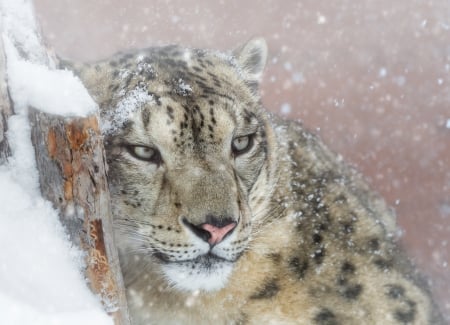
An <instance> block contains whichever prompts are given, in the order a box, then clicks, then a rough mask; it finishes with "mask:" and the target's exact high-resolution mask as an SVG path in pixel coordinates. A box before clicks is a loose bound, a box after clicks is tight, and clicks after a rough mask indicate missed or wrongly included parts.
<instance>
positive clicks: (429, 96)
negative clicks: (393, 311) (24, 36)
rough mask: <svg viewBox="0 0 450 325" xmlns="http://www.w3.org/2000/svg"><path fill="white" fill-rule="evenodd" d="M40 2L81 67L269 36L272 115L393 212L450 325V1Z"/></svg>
mask: <svg viewBox="0 0 450 325" xmlns="http://www.w3.org/2000/svg"><path fill="white" fill-rule="evenodd" d="M34 2H35V7H36V10H37V14H38V18H39V20H40V22H41V24H42V29H43V32H44V35H45V38H46V40H47V42H48V44H49V45H50V46H52V47H54V49H55V51H56V52H57V53H58V54H59V55H60V56H63V57H65V58H69V59H74V60H85V61H86V60H95V59H100V58H105V57H107V56H109V55H111V54H113V53H114V52H117V51H119V50H124V49H129V48H141V47H148V46H153V45H165V44H173V43H178V44H183V45H186V46H189V47H202V48H204V47H206V48H214V49H220V50H229V49H232V48H234V47H236V46H238V45H239V44H241V43H243V42H245V41H247V40H248V39H249V38H251V37H253V36H263V37H265V38H266V40H267V42H268V44H269V48H270V54H269V55H270V57H269V61H268V66H267V69H266V73H265V76H264V81H263V83H262V94H263V102H264V104H265V106H266V107H267V108H268V109H269V110H271V111H273V112H275V113H278V114H281V115H284V116H285V117H286V118H292V119H300V120H302V121H303V122H304V124H305V125H306V126H307V127H308V128H309V129H311V130H313V131H315V132H316V133H317V134H319V135H320V136H321V137H322V139H323V140H324V141H325V142H326V143H327V144H328V145H329V146H330V147H331V148H333V150H335V151H336V152H338V153H340V154H341V155H342V156H343V157H344V158H345V159H346V160H347V161H348V162H350V163H351V164H353V165H355V166H356V167H357V168H358V169H359V170H360V171H361V172H362V173H363V174H365V175H366V176H367V178H368V180H369V181H370V182H371V184H372V185H373V187H374V188H375V189H376V190H377V191H379V192H380V193H381V194H382V195H383V196H384V197H385V198H386V200H387V201H388V203H389V204H390V205H391V206H393V207H394V208H395V210H396V212H397V215H398V223H399V225H400V227H401V229H402V242H403V244H404V246H405V247H406V249H407V250H408V252H409V255H410V256H412V257H413V259H414V261H415V263H416V264H417V265H418V266H419V268H420V269H421V270H422V272H423V273H424V274H425V275H426V276H427V277H428V280H429V282H430V284H431V287H432V289H433V291H434V293H435V296H436V297H437V298H438V301H439V304H440V307H441V310H442V311H443V312H444V314H445V316H446V317H447V319H448V320H449V323H450V266H449V265H448V264H449V261H450V249H449V248H450V243H449V241H450V1H448V0H428V1H419V0H396V1H391V0H378V1H373V0H372V1H371V0H359V1H353V0H334V1H316V0H300V1H279V0H258V1H256V0H251V1H240V0H239V1H238V0H227V1H225V0H222V1H208V0H196V1H194V0H173V1H170V0H153V1H151V0H127V1H123V0H95V1H93V0H77V1H73V0H58V1H55V0H34Z"/></svg>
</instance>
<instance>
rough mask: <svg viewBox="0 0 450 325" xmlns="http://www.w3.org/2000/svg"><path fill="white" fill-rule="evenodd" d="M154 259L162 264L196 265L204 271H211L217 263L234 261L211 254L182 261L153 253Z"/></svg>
mask: <svg viewBox="0 0 450 325" xmlns="http://www.w3.org/2000/svg"><path fill="white" fill-rule="evenodd" d="M153 256H154V257H156V258H157V259H158V260H159V261H161V262H162V263H164V264H173V265H176V264H179V265H182V264H186V263H189V264H192V265H198V266H199V267H200V268H204V269H211V268H212V267H213V266H214V265H217V264H218V263H234V262H235V261H230V260H227V259H225V258H223V257H220V256H217V255H216V254H214V253H212V252H208V253H207V254H204V255H200V256H197V257H196V258H193V259H184V260H172V259H171V258H170V257H169V256H168V255H167V254H164V253H160V252H157V253H154V254H153Z"/></svg>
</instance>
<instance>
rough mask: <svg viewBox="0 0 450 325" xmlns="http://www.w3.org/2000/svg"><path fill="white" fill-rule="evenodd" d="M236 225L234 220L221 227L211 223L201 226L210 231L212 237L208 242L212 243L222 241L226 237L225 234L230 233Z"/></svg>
mask: <svg viewBox="0 0 450 325" xmlns="http://www.w3.org/2000/svg"><path fill="white" fill-rule="evenodd" d="M234 227H236V223H234V222H232V223H229V224H228V225H226V226H223V227H220V228H219V227H216V226H213V225H210V224H209V223H205V224H203V225H201V228H202V229H203V230H206V231H207V232H209V233H210V235H211V237H210V238H209V239H208V243H210V244H211V245H215V244H218V243H220V242H221V241H222V239H223V238H224V237H225V235H226V234H228V233H229V232H230V231H231V230H233V229H234Z"/></svg>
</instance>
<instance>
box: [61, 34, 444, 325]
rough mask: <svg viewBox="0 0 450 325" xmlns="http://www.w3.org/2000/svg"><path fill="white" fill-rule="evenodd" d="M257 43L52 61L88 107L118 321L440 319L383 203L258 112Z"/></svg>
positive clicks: (310, 137) (306, 139)
mask: <svg viewBox="0 0 450 325" xmlns="http://www.w3.org/2000/svg"><path fill="white" fill-rule="evenodd" d="M267 56H268V49H267V45H266V42H265V40H264V39H261V38H255V39H252V40H250V41H248V42H247V43H245V44H244V45H242V46H240V47H238V48H236V49H235V50H233V51H230V52H227V53H222V52H219V51H214V50H204V49H192V48H185V47H183V46H162V47H153V48H148V49H143V50H134V51H132V52H126V53H119V54H117V55H115V56H113V57H111V58H108V59H105V60H100V61H98V62H94V63H89V64H66V67H67V66H69V67H70V68H71V69H72V70H73V71H75V73H76V74H78V76H79V77H80V78H81V80H82V81H83V83H84V85H85V86H86V87H87V89H88V90H89V92H90V94H91V95H92V96H93V98H94V99H95V100H96V102H97V103H98V105H99V107H100V114H101V121H102V128H103V132H104V139H105V150H106V157H107V164H108V168H109V171H108V180H109V182H110V192H111V204H112V208H113V217H114V228H115V234H114V235H115V241H116V244H117V247H118V250H119V257H120V264H121V269H122V272H123V277H124V282H125V287H126V291H127V292H126V293H127V299H128V305H129V309H130V313H131V317H132V324H135V325H138V324H139V325H149V324H173V325H175V324H196V325H201V324H223V325H225V324H227V325H230V324H236V325H237V324H241V325H244V324H317V325H344V324H345V325H351V324H355V325H356V324H358V325H360V324H383V325H386V324H396V325H397V324H398V325H400V324H416V325H419V324H420V325H424V324H443V321H442V318H441V316H440V313H439V311H438V309H437V307H436V306H435V304H434V302H433V300H432V298H431V295H430V293H429V289H428V288H427V285H426V281H424V279H423V277H422V276H421V275H420V274H419V273H418V272H417V270H416V268H415V267H414V266H413V265H412V263H411V262H410V260H409V259H408V258H407V257H406V256H405V254H404V251H403V250H402V249H401V247H400V245H399V244H398V238H397V237H398V236H396V234H397V226H396V223H395V217H394V213H393V211H392V210H391V209H390V208H389V207H388V206H387V205H386V203H385V202H384V201H383V199H382V198H381V197H380V196H379V195H378V194H377V193H376V192H374V191H373V190H371V188H370V187H369V185H368V183H367V182H366V181H365V180H364V178H363V177H362V176H361V175H360V174H359V173H358V172H357V171H355V170H354V168H352V167H349V165H348V164H346V163H345V162H344V161H343V159H342V157H341V156H340V155H337V154H335V153H334V152H333V151H331V150H330V149H328V148H327V147H326V146H325V145H324V143H323V142H322V141H321V140H320V139H319V138H318V136H316V135H314V134H313V133H312V132H310V131H308V129H307V128H306V127H304V126H303V125H302V124H301V123H300V122H297V121H293V120H284V119H282V118H280V117H277V116H276V115H273V114H271V113H269V111H267V110H266V109H265V108H264V106H263V103H262V100H261V94H260V91H259V89H260V87H259V85H260V82H261V79H262V75H263V70H264V68H265V65H266V61H267Z"/></svg>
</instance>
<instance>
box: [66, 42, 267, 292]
mask: <svg viewBox="0 0 450 325" xmlns="http://www.w3.org/2000/svg"><path fill="white" fill-rule="evenodd" d="M266 56H267V48H266V44H265V42H264V41H263V40H261V39H254V40H252V41H250V42H248V43H247V44H245V45H244V46H242V47H241V48H239V49H237V50H235V51H234V52H233V53H232V54H231V55H225V54H222V53H217V52H213V51H205V50H192V49H185V48H182V47H178V46H168V47H161V48H151V49H147V50H143V51H138V52H135V53H131V54H120V55H118V56H115V57H113V58H112V59H110V60H107V61H102V62H99V63H96V64H93V65H91V66H90V67H89V68H86V67H84V68H83V69H82V70H80V69H79V67H78V70H79V71H78V72H79V74H80V76H81V78H82V79H83V81H84V83H85V84H86V85H87V87H88V89H89V90H90V92H91V94H92V95H93V96H94V98H96V99H97V101H98V102H99V104H100V106H101V115H102V119H103V121H102V122H103V128H104V132H105V135H106V137H105V139H106V154H107V159H108V165H109V178H110V183H111V194H112V205H113V211H114V217H115V221H114V222H115V227H116V237H117V238H116V239H117V241H118V245H119V250H120V254H121V256H120V257H121V261H122V265H123V266H124V268H125V269H124V274H125V280H126V281H127V273H128V272H131V273H133V277H136V276H140V275H139V274H138V273H139V272H142V274H141V275H144V274H145V272H146V269H148V268H151V269H152V270H157V271H158V272H159V273H160V274H163V276H164V277H165V278H166V279H167V280H168V282H169V283H171V284H172V285H174V286H175V287H177V288H180V289H182V290H198V289H201V290H206V291H210V290H218V289H220V288H222V287H223V286H224V285H225V284H226V281H227V278H228V276H229V274H230V273H231V272H232V270H233V267H234V264H235V262H236V261H237V260H238V259H239V257H240V256H241V255H242V254H243V253H244V251H245V250H246V249H247V248H248V243H249V241H250V240H251V235H252V232H253V231H255V227H256V226H257V225H258V223H259V222H261V220H260V219H261V218H262V216H264V215H265V214H266V213H265V210H266V209H267V201H268V199H269V198H268V196H270V193H271V189H272V187H273V175H272V174H273V170H274V169H275V163H274V161H275V159H273V156H274V155H275V152H274V145H273V142H274V141H275V140H274V136H273V134H272V130H271V128H270V126H269V122H268V118H267V115H266V113H265V112H264V110H262V109H261V103H260V100H259V97H258V91H257V87H258V82H259V79H260V77H261V74H262V71H263V68H264V65H265V61H266ZM74 69H75V70H77V67H75V68H74ZM130 265H133V266H132V267H131V266H130ZM140 268H141V269H140ZM131 269H133V270H131Z"/></svg>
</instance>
